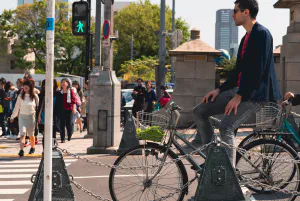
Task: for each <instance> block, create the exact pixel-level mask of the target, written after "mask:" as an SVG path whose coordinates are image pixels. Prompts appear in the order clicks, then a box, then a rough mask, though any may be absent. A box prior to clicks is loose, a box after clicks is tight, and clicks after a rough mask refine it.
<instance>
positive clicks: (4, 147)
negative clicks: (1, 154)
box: [0, 146, 8, 149]
mask: <svg viewBox="0 0 300 201" xmlns="http://www.w3.org/2000/svg"><path fill="white" fill-rule="evenodd" d="M7 147H8V146H0V149H6V148H7Z"/></svg>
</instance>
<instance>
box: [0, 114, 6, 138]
mask: <svg viewBox="0 0 300 201" xmlns="http://www.w3.org/2000/svg"><path fill="white" fill-rule="evenodd" d="M0 126H1V128H2V135H6V134H7V133H6V126H5V113H0Z"/></svg>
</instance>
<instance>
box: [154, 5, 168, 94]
mask: <svg viewBox="0 0 300 201" xmlns="http://www.w3.org/2000/svg"><path fill="white" fill-rule="evenodd" d="M165 12H166V0H161V1H160V33H159V67H158V76H157V78H156V80H157V81H156V92H157V96H158V98H161V90H160V86H162V85H165V66H166V13H165Z"/></svg>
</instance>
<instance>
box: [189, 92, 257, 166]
mask: <svg viewBox="0 0 300 201" xmlns="http://www.w3.org/2000/svg"><path fill="white" fill-rule="evenodd" d="M237 90H238V88H234V89H231V90H229V91H225V92H223V93H220V94H219V96H218V97H217V98H216V99H215V101H214V102H209V103H203V104H199V105H197V106H196V107H195V108H194V110H193V116H194V120H195V123H196V124H197V128H198V133H197V135H196V138H195V141H197V140H199V141H201V140H202V143H203V144H208V143H209V142H211V140H212V136H213V133H214V130H213V127H212V125H211V123H210V121H209V117H210V116H212V115H217V114H224V112H225V108H226V106H227V104H228V102H229V101H230V100H231V99H232V98H233V97H234V95H235V94H236V92H237ZM261 107H262V103H261V102H241V103H240V104H239V106H238V110H237V114H236V115H235V114H234V111H232V112H231V114H230V115H224V118H223V119H222V121H221V122H220V125H219V129H220V134H221V138H222V140H223V141H224V142H226V143H227V144H230V145H233V146H236V145H235V133H234V131H235V129H237V128H238V127H239V126H240V125H241V124H243V123H245V121H247V119H248V118H249V117H250V116H251V115H252V114H254V113H256V112H257V111H259V109H260V108H261ZM200 138H201V139H200ZM226 151H227V153H228V156H229V159H230V161H231V162H232V164H233V165H234V166H235V157H236V152H235V150H233V149H230V148H227V147H226ZM233 162H234V163H233Z"/></svg>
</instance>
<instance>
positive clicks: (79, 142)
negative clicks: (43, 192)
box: [0, 128, 252, 159]
mask: <svg viewBox="0 0 300 201" xmlns="http://www.w3.org/2000/svg"><path fill="white" fill-rule="evenodd" d="M183 131H185V133H184V134H185V135H187V138H189V137H190V136H193V134H195V133H196V130H195V129H190V130H187V131H186V130H184V129H183V130H178V132H183ZM121 132H123V130H122V131H121ZM218 132H219V131H218V130H216V133H218ZM251 132H252V129H251V128H241V129H239V130H238V133H237V137H236V139H237V141H236V143H237V145H238V144H239V143H240V142H241V140H242V139H243V138H244V137H246V136H247V135H248V134H250V133H251ZM86 134H87V132H83V133H80V132H79V131H75V132H74V134H73V136H72V139H71V141H67V140H66V142H65V143H60V136H59V134H58V133H57V142H58V147H60V148H62V149H67V150H68V151H69V152H71V153H74V154H80V155H86V154H87V148H88V147H90V146H92V145H93V139H92V138H84V136H85V135H86ZM38 138H39V143H38V144H37V145H35V154H30V155H29V154H28V152H29V149H30V146H28V147H25V148H24V152H25V157H41V156H42V152H43V146H42V135H39V137H38ZM190 140H191V139H190ZM19 149H20V148H19V141H17V140H13V139H6V138H0V159H1V158H16V157H19V156H18V152H19Z"/></svg>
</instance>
